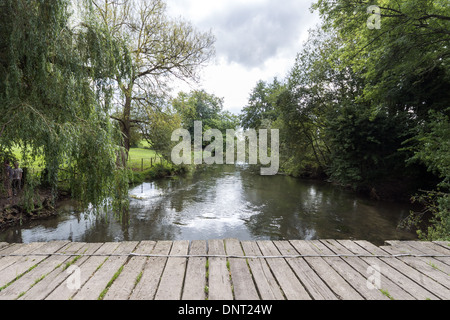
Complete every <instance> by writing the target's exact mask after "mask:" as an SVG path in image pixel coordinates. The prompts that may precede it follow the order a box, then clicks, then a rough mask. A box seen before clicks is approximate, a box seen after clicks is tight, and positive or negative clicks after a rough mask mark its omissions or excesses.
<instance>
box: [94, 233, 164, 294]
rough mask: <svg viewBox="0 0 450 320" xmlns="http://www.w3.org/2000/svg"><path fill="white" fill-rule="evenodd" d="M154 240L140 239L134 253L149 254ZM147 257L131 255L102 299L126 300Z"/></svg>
mask: <svg viewBox="0 0 450 320" xmlns="http://www.w3.org/2000/svg"><path fill="white" fill-rule="evenodd" d="M155 244H156V242H155V241H142V242H140V243H139V245H138V246H137V248H136V250H134V253H136V254H150V253H151V252H152V250H153V248H154V247H155ZM147 260H148V258H147V257H131V258H130V259H129V261H128V262H127V264H126V265H125V266H124V268H123V271H122V272H121V273H120V275H119V277H118V278H117V279H116V280H115V281H114V282H113V284H112V285H111V287H110V288H109V290H108V292H107V293H106V295H105V297H104V298H103V300H126V299H128V298H129V296H130V295H131V292H132V291H133V289H134V287H135V285H136V280H137V279H138V277H139V275H140V274H141V272H142V271H143V269H144V266H145V263H146V262H147Z"/></svg>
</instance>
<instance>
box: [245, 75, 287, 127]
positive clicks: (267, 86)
mask: <svg viewBox="0 0 450 320" xmlns="http://www.w3.org/2000/svg"><path fill="white" fill-rule="evenodd" d="M284 88H285V86H284V85H283V84H282V83H281V82H280V81H278V79H276V78H275V79H274V80H273V82H272V83H266V82H264V81H262V80H261V81H258V83H257V84H256V87H255V88H254V89H253V91H252V93H251V94H250V98H249V100H248V105H247V106H246V107H244V109H243V110H242V112H241V126H242V127H243V128H244V129H259V128H260V127H261V124H262V123H263V121H264V120H269V121H275V120H276V119H277V118H278V116H279V111H278V110H277V99H278V96H279V95H280V93H281V92H283V90H284Z"/></svg>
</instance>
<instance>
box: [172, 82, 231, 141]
mask: <svg viewBox="0 0 450 320" xmlns="http://www.w3.org/2000/svg"><path fill="white" fill-rule="evenodd" d="M172 105H173V107H174V109H175V110H176V111H177V112H178V113H179V114H180V116H181V119H182V124H183V126H184V128H185V129H187V130H188V131H189V133H190V134H191V137H192V138H193V137H194V122H195V121H202V122H203V132H202V134H204V133H205V131H206V130H208V129H218V130H221V131H222V132H223V131H225V130H226V129H235V128H236V127H237V126H238V125H239V119H238V117H237V116H235V115H233V114H231V113H230V112H229V111H224V110H223V99H221V98H218V97H216V96H215V95H214V94H209V93H207V92H206V91H204V90H195V91H192V92H190V93H184V92H180V93H179V94H178V97H177V98H175V99H173V100H172Z"/></svg>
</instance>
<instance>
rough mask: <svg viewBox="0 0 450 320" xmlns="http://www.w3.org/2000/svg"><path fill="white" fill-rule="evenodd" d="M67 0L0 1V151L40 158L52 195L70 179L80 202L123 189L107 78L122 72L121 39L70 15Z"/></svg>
mask: <svg viewBox="0 0 450 320" xmlns="http://www.w3.org/2000/svg"><path fill="white" fill-rule="evenodd" d="M71 11H72V7H71V4H70V1H68V0H2V1H0V21H1V23H0V152H1V151H2V150H3V151H4V152H8V151H9V150H11V149H12V148H13V147H20V149H21V150H22V158H23V159H25V161H27V159H28V160H32V159H37V158H39V159H43V163H44V165H45V168H46V172H47V175H46V177H47V180H48V181H47V182H48V183H49V185H50V186H51V188H52V190H53V192H54V194H55V193H56V190H57V183H58V181H62V180H64V181H68V183H69V185H70V186H71V189H72V194H73V195H74V196H75V197H76V198H77V199H79V200H81V201H83V202H84V203H86V204H87V203H91V204H93V205H95V206H96V205H99V204H101V203H102V202H103V201H104V199H106V198H107V197H114V198H115V199H121V198H122V197H124V196H125V195H126V194H127V172H126V171H125V169H124V168H118V167H117V166H116V158H117V154H118V153H119V152H120V149H119V148H120V147H119V146H120V145H121V140H120V139H121V135H120V134H119V133H118V132H119V131H118V130H117V128H115V127H114V126H113V125H112V124H111V122H110V118H109V115H110V111H111V103H110V102H111V100H112V92H113V90H112V88H111V85H109V83H111V81H109V79H111V78H112V77H115V75H114V74H115V73H117V72H121V73H122V74H125V73H126V70H127V67H126V61H127V59H123V58H124V57H126V52H125V51H124V50H125V49H124V48H125V46H123V45H121V44H119V43H117V42H114V41H113V40H112V38H111V37H109V36H108V32H106V31H105V30H102V29H101V28H100V27H97V26H96V24H95V23H94V22H93V21H92V24H90V25H89V26H87V25H82V26H81V25H77V23H76V21H75V22H74V19H72V20H71Z"/></svg>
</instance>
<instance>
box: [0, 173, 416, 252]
mask: <svg viewBox="0 0 450 320" xmlns="http://www.w3.org/2000/svg"><path fill="white" fill-rule="evenodd" d="M130 198H131V204H130V209H129V211H128V212H126V213H125V214H124V215H123V217H122V220H121V221H118V220H117V219H115V218H114V217H113V215H112V214H105V215H103V216H102V217H96V216H94V215H92V214H87V213H79V212H78V213H77V212H76V211H75V210H74V207H73V206H72V205H71V204H70V203H66V204H64V205H63V206H61V208H60V210H61V215H60V216H59V217H58V218H53V219H49V220H46V221H44V222H39V223H33V224H29V225H25V226H22V227H21V228H13V229H9V230H7V231H5V232H3V233H1V234H0V240H1V241H9V242H33V241H49V240H63V239H68V240H71V241H85V242H103V241H131V240H135V241H140V240H178V239H185V240H202V239H220V238H238V239H240V240H260V239H277V240H279V239H280V240H281V239H318V238H321V239H324V238H327V239H331V238H333V239H360V240H369V241H372V242H374V243H377V244H381V243H382V242H383V241H384V240H390V239H400V240H403V239H414V238H415V237H416V236H415V234H413V233H409V232H405V231H401V230H397V228H396V226H397V225H398V223H399V222H400V221H401V220H402V219H404V218H405V217H406V216H407V215H408V214H409V208H408V207H406V206H404V205H400V204H394V203H380V202H371V201H369V200H365V199H362V198H358V197H356V196H355V195H353V194H351V193H349V192H346V191H343V190H341V189H339V188H336V187H334V186H332V185H329V184H326V183H318V182H305V181H300V180H297V179H293V178H290V177H285V176H275V177H268V176H260V175H257V174H255V172H253V171H252V170H251V169H250V168H248V167H246V166H237V167H235V166H217V167H207V168H204V169H201V170H199V171H197V172H196V173H195V174H194V175H192V176H189V177H185V178H180V179H168V180H161V181H157V182H153V183H144V184H142V185H140V186H137V187H135V188H133V189H131V190H130Z"/></svg>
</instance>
